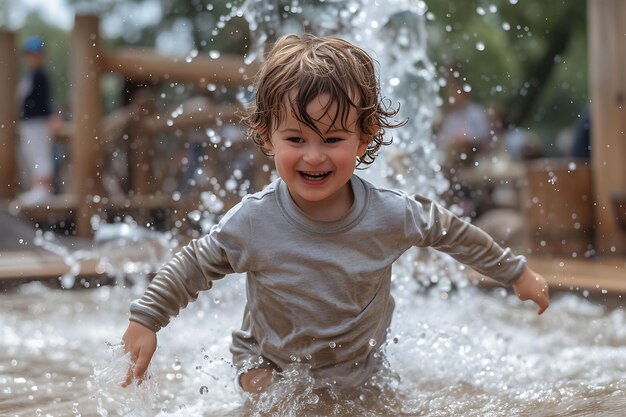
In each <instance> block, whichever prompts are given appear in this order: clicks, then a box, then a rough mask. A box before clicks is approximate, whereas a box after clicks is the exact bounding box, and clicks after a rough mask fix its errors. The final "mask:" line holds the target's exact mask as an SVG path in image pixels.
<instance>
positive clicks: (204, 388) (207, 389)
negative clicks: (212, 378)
mask: <svg viewBox="0 0 626 417" xmlns="http://www.w3.org/2000/svg"><path fill="white" fill-rule="evenodd" d="M208 392H209V387H207V386H206V385H203V386H201V387H200V395H204V394H207V393H208Z"/></svg>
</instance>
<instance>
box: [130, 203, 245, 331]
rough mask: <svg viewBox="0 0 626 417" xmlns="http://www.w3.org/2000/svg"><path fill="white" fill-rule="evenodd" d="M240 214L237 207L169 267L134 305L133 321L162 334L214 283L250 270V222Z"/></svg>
mask: <svg viewBox="0 0 626 417" xmlns="http://www.w3.org/2000/svg"><path fill="white" fill-rule="evenodd" d="M237 211H238V207H235V208H234V209H233V210H231V212H229V213H227V214H226V215H225V216H224V218H223V219H222V221H220V223H219V224H217V225H215V226H213V228H212V229H211V231H210V232H209V234H208V235H206V236H204V237H202V238H201V239H194V240H192V241H191V242H190V243H189V244H188V245H186V246H185V247H183V248H182V249H181V250H180V252H178V253H177V254H175V255H174V257H173V258H172V259H171V260H170V261H169V262H168V263H167V264H165V266H164V267H163V268H162V269H161V270H160V271H159V272H158V273H157V274H156V276H155V277H154V279H153V280H152V282H151V283H150V285H149V286H148V288H147V289H146V292H145V293H144V295H143V296H142V297H141V298H140V299H138V300H135V301H133V302H132V303H131V306H130V313H131V314H130V320H131V321H135V322H137V323H140V324H142V325H144V326H146V327H148V328H149V329H152V330H154V331H158V330H160V329H161V328H163V327H165V326H166V325H167V324H168V323H169V321H170V319H171V318H172V317H175V316H177V315H178V313H179V312H180V310H181V309H182V308H184V307H186V306H187V304H189V303H190V302H192V301H195V300H196V299H197V298H198V294H199V293H200V291H204V290H208V289H210V288H211V287H212V285H213V281H214V280H217V279H221V278H223V277H224V276H225V275H227V274H230V273H233V272H243V271H246V270H248V269H249V265H250V256H249V253H248V252H249V251H247V250H246V245H245V242H248V241H249V239H248V238H247V237H246V236H247V235H248V234H249V222H248V221H245V219H244V217H245V216H244V215H243V214H242V213H239V212H237Z"/></svg>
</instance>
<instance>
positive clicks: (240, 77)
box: [102, 48, 256, 86]
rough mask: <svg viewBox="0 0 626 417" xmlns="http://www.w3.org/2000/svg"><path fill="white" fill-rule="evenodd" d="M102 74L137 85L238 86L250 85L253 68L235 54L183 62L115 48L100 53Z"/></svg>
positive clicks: (136, 50)
mask: <svg viewBox="0 0 626 417" xmlns="http://www.w3.org/2000/svg"><path fill="white" fill-rule="evenodd" d="M102 69H103V70H104V71H110V72H116V73H119V74H121V75H123V76H124V77H126V78H129V79H131V80H133V81H140V82H150V83H154V82H182V83H184V82H191V83H196V84H199V85H204V86H207V85H209V84H216V85H230V86H233V85H234V86H239V85H246V84H250V83H251V78H252V77H253V76H254V71H255V70H256V69H255V67H251V66H249V65H246V64H245V62H244V60H243V58H242V57H241V56H239V55H225V54H222V55H221V56H220V57H219V58H217V59H213V58H211V57H208V56H197V57H195V58H193V59H192V60H190V61H189V62H187V60H186V59H185V58H184V57H182V58H181V57H169V56H163V55H158V54H156V53H155V52H154V51H153V50H141V49H138V48H132V49H130V48H127V49H117V50H115V51H109V52H106V53H105V54H104V57H103V60H102Z"/></svg>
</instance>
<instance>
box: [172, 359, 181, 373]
mask: <svg viewBox="0 0 626 417" xmlns="http://www.w3.org/2000/svg"><path fill="white" fill-rule="evenodd" d="M182 367H183V366H182V365H181V363H180V360H179V359H178V358H176V359H174V363H173V364H172V369H173V370H175V371H180V368H182Z"/></svg>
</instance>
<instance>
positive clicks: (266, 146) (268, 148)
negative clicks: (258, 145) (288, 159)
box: [262, 139, 274, 156]
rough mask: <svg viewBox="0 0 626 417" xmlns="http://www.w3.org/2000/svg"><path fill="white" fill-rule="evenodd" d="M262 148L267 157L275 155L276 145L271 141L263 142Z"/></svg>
mask: <svg viewBox="0 0 626 417" xmlns="http://www.w3.org/2000/svg"><path fill="white" fill-rule="evenodd" d="M262 147H263V153H264V154H265V155H269V156H272V155H274V145H272V142H271V141H270V140H269V139H268V140H266V141H265V142H263V145H262Z"/></svg>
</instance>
